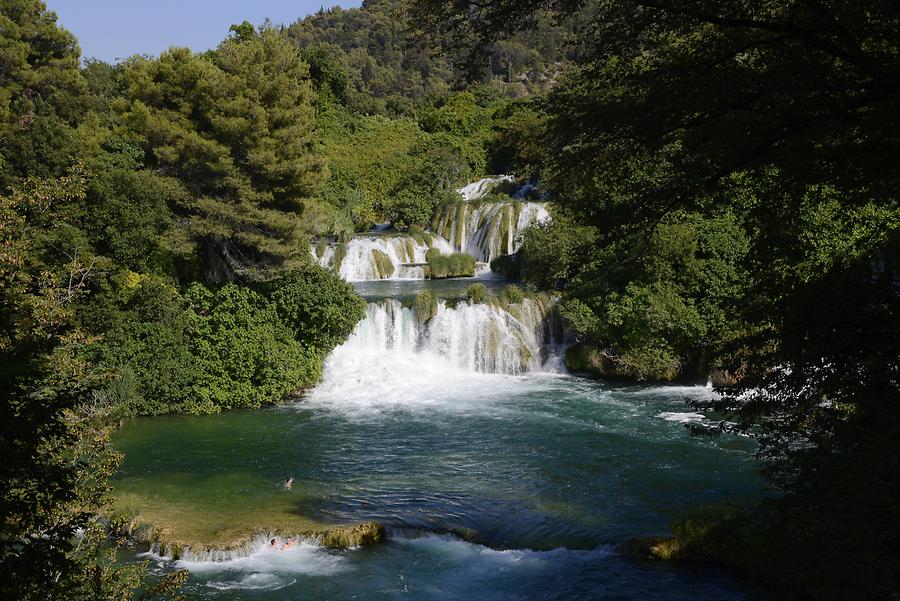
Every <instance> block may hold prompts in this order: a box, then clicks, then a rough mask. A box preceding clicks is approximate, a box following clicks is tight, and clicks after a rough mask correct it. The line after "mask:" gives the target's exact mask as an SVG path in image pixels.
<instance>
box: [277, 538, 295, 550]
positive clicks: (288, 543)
mask: <svg viewBox="0 0 900 601" xmlns="http://www.w3.org/2000/svg"><path fill="white" fill-rule="evenodd" d="M295 544H296V543H295V542H294V539H293V538H290V537H288V539H287V540H286V541H284V545H283V546H282V547H281V550H282V551H287V550H288V549H290V548H291V547H293V546H294V545H295Z"/></svg>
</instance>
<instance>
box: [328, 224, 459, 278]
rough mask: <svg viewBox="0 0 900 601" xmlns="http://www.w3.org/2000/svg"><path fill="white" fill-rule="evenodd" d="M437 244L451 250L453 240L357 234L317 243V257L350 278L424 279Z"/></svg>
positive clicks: (437, 247) (435, 237)
mask: <svg viewBox="0 0 900 601" xmlns="http://www.w3.org/2000/svg"><path fill="white" fill-rule="evenodd" d="M430 248H436V249H438V250H439V251H441V253H443V254H450V253H451V252H453V248H452V247H451V245H450V243H449V242H447V241H446V240H444V239H442V238H441V237H439V236H433V235H427V236H425V237H423V238H422V239H416V238H414V237H412V236H389V235H382V236H357V237H354V238H351V239H350V241H349V242H347V243H342V244H327V245H322V246H313V249H312V252H313V257H314V258H315V259H316V261H317V262H318V263H319V265H321V266H322V267H325V268H326V269H332V270H334V271H336V272H337V274H338V275H339V276H340V277H341V278H343V279H344V280H346V281H348V282H361V281H367V280H388V279H397V280H421V279H424V277H425V270H424V268H423V267H422V265H423V264H424V263H425V261H426V259H425V253H427V252H428V250H429V249H430Z"/></svg>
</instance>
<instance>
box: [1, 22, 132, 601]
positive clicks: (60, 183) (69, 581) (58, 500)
mask: <svg viewBox="0 0 900 601" xmlns="http://www.w3.org/2000/svg"><path fill="white" fill-rule="evenodd" d="M30 8H32V9H34V10H39V11H43V6H42V5H33V6H30ZM4 10H6V7H5V6H4ZM23 10H24V8H23ZM41 14H43V15H44V18H45V19H47V20H48V22H49V23H50V24H51V25H52V22H53V20H52V18H50V17H49V16H47V15H46V13H44V12H42V13H41ZM4 18H5V15H4ZM35 52H36V55H38V56H39V53H38V52H37V51H35ZM84 186H85V180H84V175H83V173H81V172H79V171H78V170H75V171H74V172H73V173H72V174H71V175H69V176H66V177H63V178H59V179H38V178H29V179H27V180H26V181H24V182H21V183H20V184H18V185H16V186H14V187H13V188H12V189H11V190H10V192H9V194H8V195H3V196H0V452H2V454H3V458H4V461H3V463H2V466H0V507H2V516H3V517H2V520H0V570H2V573H3V575H4V576H3V578H2V580H0V596H2V597H3V598H10V599H35V600H37V599H60V600H62V599H97V598H104V599H122V600H123V601H124V600H125V599H128V598H130V596H131V590H132V589H133V588H134V587H135V586H136V585H138V584H139V583H140V581H141V578H142V572H141V570H140V569H139V568H134V567H120V566H118V565H117V564H116V563H115V557H114V555H115V548H114V547H111V546H106V547H104V536H103V529H102V527H101V526H100V525H99V524H98V523H97V521H96V515H97V513H98V512H100V511H102V510H103V509H104V508H105V507H106V506H107V505H108V503H109V485H108V483H107V479H108V477H109V476H110V475H111V474H112V473H113V472H114V471H115V469H116V468H117V466H118V464H119V461H120V460H121V458H120V457H119V456H118V455H117V454H116V453H114V452H113V451H112V449H111V448H110V446H109V431H110V428H109V427H108V422H107V420H108V418H109V407H108V406H107V405H105V404H104V403H103V402H100V401H98V400H97V399H95V398H92V394H91V393H92V390H93V389H94V388H95V387H96V385H97V382H96V377H95V374H93V373H92V372H91V369H90V365H88V364H87V363H86V362H85V361H84V360H83V358H82V355H83V352H84V350H85V349H86V348H87V347H88V346H89V345H90V344H91V342H92V340H91V339H90V337H89V336H88V335H87V333H86V332H84V331H83V330H82V329H81V328H79V327H78V324H77V323H76V320H75V319H74V315H75V311H74V305H75V303H76V302H77V301H78V300H79V299H80V298H81V297H83V296H85V294H86V293H87V283H88V282H89V281H90V279H91V278H92V277H93V272H94V267H95V262H94V261H93V260H92V259H91V257H90V256H85V255H82V254H79V250H80V249H79V240H77V238H76V237H74V236H72V233H73V232H72V230H71V228H70V227H69V226H68V224H67V223H65V219H64V218H63V217H62V216H61V215H62V214H65V213H67V212H69V211H70V210H71V207H72V206H73V205H74V206H77V205H78V204H79V203H81V202H82V201H83V199H84ZM78 531H82V532H83V536H82V538H80V539H78V538H76V533H77V532H78Z"/></svg>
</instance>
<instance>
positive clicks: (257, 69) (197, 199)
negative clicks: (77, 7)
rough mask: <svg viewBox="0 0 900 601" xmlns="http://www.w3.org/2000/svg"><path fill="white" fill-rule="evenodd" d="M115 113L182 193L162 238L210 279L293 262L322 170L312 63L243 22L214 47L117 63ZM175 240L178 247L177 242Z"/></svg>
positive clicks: (270, 33)
mask: <svg viewBox="0 0 900 601" xmlns="http://www.w3.org/2000/svg"><path fill="white" fill-rule="evenodd" d="M120 78H121V84H120V85H121V86H122V87H123V89H124V90H125V98H126V103H124V104H123V110H122V113H121V119H122V121H123V122H124V123H125V124H126V125H127V127H128V129H129V130H130V132H129V136H130V138H131V140H132V141H133V143H135V144H137V145H138V146H139V147H140V148H141V149H142V150H143V151H144V153H145V156H146V164H147V166H148V167H149V168H152V169H155V170H158V171H160V172H162V173H165V174H167V175H171V176H173V177H176V178H178V179H179V180H180V181H181V182H182V183H183V184H184V186H185V187H186V188H187V190H188V191H189V192H190V195H191V196H190V198H189V199H188V200H187V201H186V202H180V203H178V204H175V206H173V207H172V208H173V209H174V210H175V211H176V213H177V214H178V215H179V217H180V219H179V221H178V222H177V227H176V228H173V231H172V232H171V234H170V236H171V237H172V239H173V240H174V241H176V242H180V243H181V246H180V248H182V249H184V251H185V252H186V253H187V254H191V253H197V256H199V257H200V258H201V259H202V261H203V263H204V265H203V268H204V276H205V278H206V279H207V280H208V281H211V282H221V281H229V280H232V279H234V278H235V277H237V276H242V277H252V276H256V275H258V272H266V271H267V270H276V271H277V270H278V269H283V268H285V267H289V266H290V265H291V262H292V259H293V258H294V257H295V255H296V247H297V245H298V243H299V242H300V241H301V240H302V239H303V238H302V233H303V224H302V222H301V221H300V220H299V219H298V215H299V214H300V213H301V212H302V210H303V202H302V201H303V199H304V198H307V197H309V196H310V195H311V194H312V192H313V191H314V190H315V189H316V188H317V187H318V184H319V181H320V177H321V174H322V172H323V169H324V165H323V162H322V160H321V159H320V158H319V157H317V156H316V155H315V154H314V153H313V152H312V147H313V144H314V142H315V139H314V137H313V136H314V114H313V106H312V96H313V95H312V89H311V85H310V83H309V79H308V68H307V65H306V63H305V62H303V60H302V59H301V58H300V55H299V52H298V51H297V50H296V48H295V47H294V46H292V45H291V44H290V43H289V42H288V41H287V40H286V39H285V38H284V37H283V36H282V35H281V34H280V33H279V32H277V31H276V30H274V29H273V28H271V27H268V26H264V27H263V28H262V29H261V30H260V31H259V32H250V31H249V30H246V28H244V29H243V30H241V32H238V35H235V36H234V37H232V38H229V39H227V40H225V41H224V42H222V44H221V45H220V46H219V47H218V48H217V49H216V51H215V52H213V53H208V54H204V55H195V54H192V53H190V52H189V51H188V50H186V49H178V48H176V49H172V50H169V51H167V52H164V53H163V54H162V55H161V56H160V57H159V59H147V58H142V57H133V58H131V59H129V60H128V61H127V62H126V63H124V64H123V65H122V67H121V74H120ZM175 246H176V247H178V245H177V244H176V245H175Z"/></svg>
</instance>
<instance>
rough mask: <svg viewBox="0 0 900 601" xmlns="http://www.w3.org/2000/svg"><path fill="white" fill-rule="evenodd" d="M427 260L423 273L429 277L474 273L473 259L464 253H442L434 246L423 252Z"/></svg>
mask: <svg viewBox="0 0 900 601" xmlns="http://www.w3.org/2000/svg"><path fill="white" fill-rule="evenodd" d="M425 260H426V261H427V262H428V264H427V267H426V270H425V275H426V277H428V278H429V279H433V280H439V279H443V278H460V277H473V276H474V275H475V259H474V258H473V257H472V256H471V255H468V254H465V253H453V254H451V255H443V254H441V251H439V250H438V249H436V248H430V249H428V252H426V253H425Z"/></svg>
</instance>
